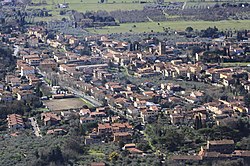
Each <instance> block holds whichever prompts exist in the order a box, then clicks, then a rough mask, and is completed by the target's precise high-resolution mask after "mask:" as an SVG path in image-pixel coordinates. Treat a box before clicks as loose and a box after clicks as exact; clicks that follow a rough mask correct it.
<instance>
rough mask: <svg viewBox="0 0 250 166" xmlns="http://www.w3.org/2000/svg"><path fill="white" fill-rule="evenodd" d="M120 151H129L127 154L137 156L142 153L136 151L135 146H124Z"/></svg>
mask: <svg viewBox="0 0 250 166" xmlns="http://www.w3.org/2000/svg"><path fill="white" fill-rule="evenodd" d="M122 149H123V150H127V151H129V153H131V154H137V155H142V154H143V151H141V150H139V149H137V148H136V146H135V144H125V145H124V147H123V148H122Z"/></svg>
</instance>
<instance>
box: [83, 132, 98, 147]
mask: <svg viewBox="0 0 250 166" xmlns="http://www.w3.org/2000/svg"><path fill="white" fill-rule="evenodd" d="M101 141H102V139H101V136H100V135H99V134H97V133H90V134H89V135H88V136H85V139H84V143H85V145H90V144H98V143H101Z"/></svg>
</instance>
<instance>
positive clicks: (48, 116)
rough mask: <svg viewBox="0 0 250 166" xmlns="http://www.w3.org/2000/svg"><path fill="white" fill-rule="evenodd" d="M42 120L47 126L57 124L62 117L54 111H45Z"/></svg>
mask: <svg viewBox="0 0 250 166" xmlns="http://www.w3.org/2000/svg"><path fill="white" fill-rule="evenodd" d="M41 120H43V122H44V125H45V126H48V125H55V124H58V123H59V122H60V121H61V117H60V116H59V115H57V114H55V113H53V112H44V113H42V114H41Z"/></svg>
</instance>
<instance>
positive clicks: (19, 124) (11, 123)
mask: <svg viewBox="0 0 250 166" xmlns="http://www.w3.org/2000/svg"><path fill="white" fill-rule="evenodd" d="M7 120H8V127H9V129H10V130H18V129H23V128H24V127H25V125H24V122H23V118H22V116H21V115H18V114H10V115H8V116H7Z"/></svg>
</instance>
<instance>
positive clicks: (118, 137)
mask: <svg viewBox="0 0 250 166" xmlns="http://www.w3.org/2000/svg"><path fill="white" fill-rule="evenodd" d="M131 138H132V134H130V133H129V132H118V133H114V135H113V141H114V142H120V141H122V142H128V141H130V140H131Z"/></svg>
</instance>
